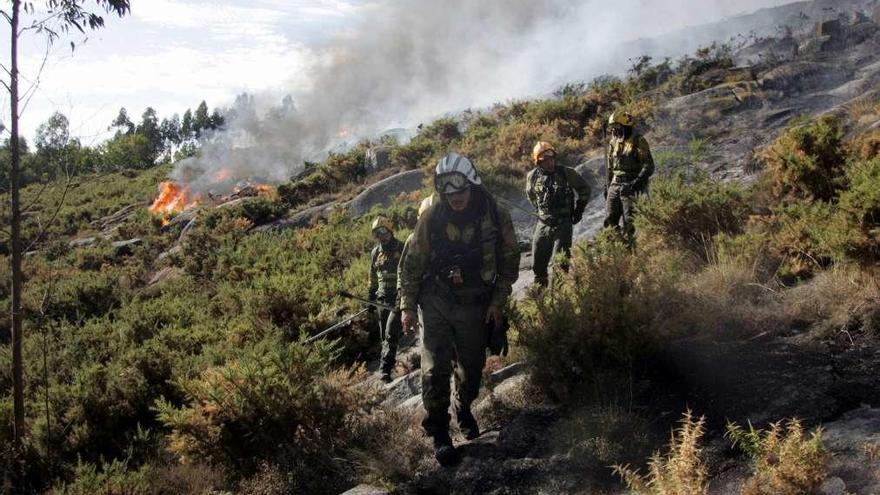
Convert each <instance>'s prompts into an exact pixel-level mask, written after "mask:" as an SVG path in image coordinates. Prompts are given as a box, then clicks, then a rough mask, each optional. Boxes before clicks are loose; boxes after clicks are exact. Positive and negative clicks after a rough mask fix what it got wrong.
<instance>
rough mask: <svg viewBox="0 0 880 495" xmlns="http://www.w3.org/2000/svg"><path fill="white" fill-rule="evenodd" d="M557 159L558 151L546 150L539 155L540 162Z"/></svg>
mask: <svg viewBox="0 0 880 495" xmlns="http://www.w3.org/2000/svg"><path fill="white" fill-rule="evenodd" d="M555 159H556V152H554V151H545V152H543V153H541V155H540V156H539V157H538V163H541V162H547V161H550V160H555Z"/></svg>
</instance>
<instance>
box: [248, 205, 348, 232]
mask: <svg viewBox="0 0 880 495" xmlns="http://www.w3.org/2000/svg"><path fill="white" fill-rule="evenodd" d="M338 204H339V203H337V202H335V201H333V202H330V203H324V204H322V205H318V206H312V207H310V208H306V209H305V210H302V211H298V212H296V213H294V214H293V215H291V216H289V217H287V218H282V219H280V220H275V221H274V222H269V223H267V224H264V225H260V226H259V227H257V228H255V229H254V232H277V231H282V230H287V229H302V228H305V227H308V226H309V225H311V224H313V223H314V222H315V221H316V220H318V219H322V218H325V219H326V218H329V217H330V214H331V213H332V212H333V209H334V208H336V207H337V206H338Z"/></svg>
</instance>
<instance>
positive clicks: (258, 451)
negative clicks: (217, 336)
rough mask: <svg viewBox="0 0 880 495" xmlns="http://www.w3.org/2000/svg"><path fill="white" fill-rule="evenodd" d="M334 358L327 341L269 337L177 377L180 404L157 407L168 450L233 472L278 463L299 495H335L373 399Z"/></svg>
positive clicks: (358, 376) (357, 374) (358, 375)
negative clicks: (347, 452)
mask: <svg viewBox="0 0 880 495" xmlns="http://www.w3.org/2000/svg"><path fill="white" fill-rule="evenodd" d="M337 353H338V349H337V348H336V347H335V346H334V345H333V344H332V343H328V342H317V343H313V344H306V343H304V342H302V341H299V342H290V343H285V342H283V341H279V340H277V339H271V338H269V339H266V340H264V341H263V342H261V343H259V344H257V345H255V346H253V347H251V348H248V349H245V350H243V351H241V352H239V353H236V355H235V357H233V358H231V359H229V360H228V361H227V362H226V363H225V364H224V365H221V366H216V367H212V368H209V369H207V370H205V371H204V372H202V373H201V374H200V375H199V376H198V377H196V378H192V379H184V380H181V381H180V383H179V385H180V387H181V388H182V390H183V391H184V393H185V394H186V397H187V402H186V403H185V404H184V405H183V406H180V407H178V406H174V405H173V404H171V403H169V402H167V401H164V400H159V401H158V402H157V403H156V410H157V412H158V414H159V419H160V420H161V421H162V422H163V423H164V424H165V425H166V426H167V427H168V428H170V429H171V436H170V444H169V448H170V449H171V450H172V451H173V452H174V453H176V454H177V455H179V456H184V457H187V458H195V459H202V460H205V461H207V462H210V463H214V464H218V465H222V466H225V467H226V468H227V469H228V472H230V473H236V474H237V475H249V474H253V473H255V472H256V471H257V469H258V468H259V466H260V465H261V463H263V462H272V463H276V464H280V465H281V466H283V467H284V468H285V469H287V470H289V471H290V472H293V473H294V479H295V480H296V483H297V485H298V486H297V491H303V492H308V493H335V492H338V491H339V490H340V489H342V488H344V487H345V485H344V483H345V481H346V480H347V479H348V473H347V472H346V471H345V469H344V466H342V465H341V464H340V463H339V462H338V461H337V460H336V457H338V456H339V455H340V454H341V453H342V452H343V450H344V448H345V446H346V445H347V444H348V442H349V440H350V439H351V436H352V431H353V430H352V423H353V422H354V421H355V420H356V419H357V417H358V416H359V415H361V414H364V413H365V412H367V411H369V408H370V404H373V403H375V397H373V395H372V394H373V392H372V391H371V390H370V389H369V388H364V387H356V386H355V385H356V384H358V383H359V382H360V381H362V380H363V378H364V377H363V374H364V371H363V370H360V369H356V368H353V369H334V368H332V367H331V364H332V362H333V360H334V359H335V357H336V355H337ZM334 490H335V491H334Z"/></svg>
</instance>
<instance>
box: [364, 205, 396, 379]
mask: <svg viewBox="0 0 880 495" xmlns="http://www.w3.org/2000/svg"><path fill="white" fill-rule="evenodd" d="M373 236H374V237H375V238H376V240H377V241H379V243H378V244H377V245H376V247H374V248H373V251H372V252H371V253H370V291H369V296H368V297H369V299H370V301H375V302H379V303H382V304H386V305H388V306H392V307H394V306H396V305H397V265H398V264H399V263H400V257H401V253H402V251H403V243H402V242H400V241H399V240H398V239H397V238H396V237H394V230H393V225H392V224H391V220H389V219H388V218H386V217H381V216H380V217H378V218H376V220H375V221H373ZM370 308H371V309H372V310H374V311H375V307H374V306H370ZM392 313H393V312H392V311H389V310H387V309H380V310H379V311H378V320H379V335H380V336H381V337H382V362H381V368H380V370H381V373H382V376H381V378H382V381H384V382H386V383H387V382H390V381H391V373H392V371H393V370H394V364H395V363H396V360H397V344H398V342H399V341H400V332H401V328H400V320H399V319H398V318H395V317H394V315H393V314H392Z"/></svg>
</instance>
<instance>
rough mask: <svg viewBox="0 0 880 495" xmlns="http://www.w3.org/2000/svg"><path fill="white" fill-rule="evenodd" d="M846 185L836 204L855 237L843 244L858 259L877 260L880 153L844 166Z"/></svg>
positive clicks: (879, 211)
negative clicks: (845, 168) (845, 169)
mask: <svg viewBox="0 0 880 495" xmlns="http://www.w3.org/2000/svg"><path fill="white" fill-rule="evenodd" d="M847 180H848V182H849V184H848V186H849V187H847V189H846V190H845V191H843V192H842V193H841V194H840V202H839V207H840V210H841V212H842V216H843V217H844V219H845V222H846V225H845V228H847V230H849V231H850V232H851V235H852V236H853V237H855V239H854V240H853V241H852V242H851V243H850V244H849V245H845V246H843V249H844V250H845V251H846V254H847V255H849V257H851V258H852V259H854V260H857V261H860V262H862V263H871V262H876V261H877V260H880V156H876V157H874V158H873V159H870V160H860V161H856V162H855V163H853V164H852V165H850V167H849V168H848V170H847Z"/></svg>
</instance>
